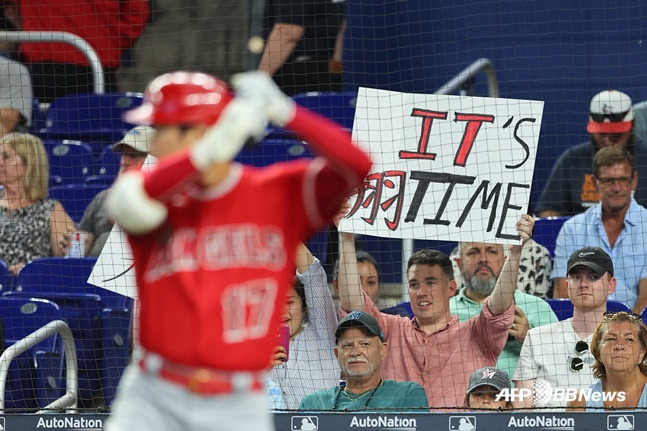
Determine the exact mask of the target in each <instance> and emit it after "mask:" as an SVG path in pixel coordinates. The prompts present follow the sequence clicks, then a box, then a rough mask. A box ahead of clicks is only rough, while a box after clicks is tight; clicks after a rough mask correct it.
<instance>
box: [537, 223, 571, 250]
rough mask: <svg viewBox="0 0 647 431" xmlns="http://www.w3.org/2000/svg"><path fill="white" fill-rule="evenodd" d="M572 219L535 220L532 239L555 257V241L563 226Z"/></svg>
mask: <svg viewBox="0 0 647 431" xmlns="http://www.w3.org/2000/svg"><path fill="white" fill-rule="evenodd" d="M569 218H570V217H567V216H564V217H544V218H537V219H536V220H535V227H534V229H533V231H532V237H533V239H534V240H535V241H537V242H538V243H539V244H541V245H543V246H544V247H546V248H547V249H548V251H549V252H550V255H551V256H555V241H557V235H558V234H559V230H560V229H561V228H562V225H563V224H564V222H566V220H568V219H569Z"/></svg>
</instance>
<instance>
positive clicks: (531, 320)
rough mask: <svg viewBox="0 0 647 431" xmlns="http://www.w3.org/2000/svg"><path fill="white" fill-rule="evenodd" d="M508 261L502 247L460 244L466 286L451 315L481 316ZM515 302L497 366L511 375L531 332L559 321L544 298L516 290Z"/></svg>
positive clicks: (452, 302) (463, 318)
mask: <svg viewBox="0 0 647 431" xmlns="http://www.w3.org/2000/svg"><path fill="white" fill-rule="evenodd" d="M505 259H506V256H505V254H504V251H503V246H502V245H501V244H488V243H478V242H463V243H459V245H458V256H457V257H456V263H457V264H458V267H459V268H460V270H461V275H462V278H463V287H462V288H461V289H460V290H459V291H458V293H457V294H456V296H454V297H453V298H451V299H450V301H449V307H450V308H449V309H450V313H451V314H456V315H458V320H460V321H461V322H462V321H466V320H469V319H470V318H471V317H474V316H476V315H478V314H479V313H480V312H481V308H483V301H485V298H487V297H488V296H490V294H491V293H492V290H493V289H494V285H495V284H496V281H497V279H498V278H499V274H500V273H501V268H502V267H503V263H504V262H505ZM514 302H515V313H514V314H515V315H514V323H513V324H512V327H511V328H510V332H509V334H508V341H507V342H506V345H505V348H504V349H503V352H501V354H500V355H499V359H498V361H497V363H496V367H497V368H500V369H502V370H504V371H506V372H507V373H508V375H510V376H511V375H512V374H514V371H515V370H516V369H517V361H518V360H519V353H520V352H521V345H522V344H523V340H524V339H525V338H526V333H527V332H528V329H530V328H535V327H537V326H541V325H545V324H548V323H553V322H557V316H556V315H555V313H554V312H553V310H552V309H551V308H550V305H548V303H547V302H546V301H544V300H543V299H541V298H538V297H536V296H533V295H528V294H527V293H524V292H522V291H520V290H517V291H516V292H515V294H514Z"/></svg>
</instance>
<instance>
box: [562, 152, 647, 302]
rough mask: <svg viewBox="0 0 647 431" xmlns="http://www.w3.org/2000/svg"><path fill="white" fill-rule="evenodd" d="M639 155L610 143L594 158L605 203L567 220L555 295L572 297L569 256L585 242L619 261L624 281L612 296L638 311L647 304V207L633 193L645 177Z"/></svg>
mask: <svg viewBox="0 0 647 431" xmlns="http://www.w3.org/2000/svg"><path fill="white" fill-rule="evenodd" d="M633 163H634V162H633V158H632V156H631V154H629V152H628V151H627V150H626V149H625V148H623V147H617V146H613V147H605V148H602V149H600V150H599V151H598V152H597V153H596V154H595V156H594V157H593V176H594V177H595V187H596V190H597V191H598V194H599V196H600V198H599V199H600V202H598V203H597V204H596V205H594V206H592V207H591V208H589V209H588V210H586V211H585V212H584V213H582V214H577V215H576V216H574V217H572V218H571V219H570V220H567V221H566V222H565V223H564V225H563V226H562V228H561V230H560V231H559V234H558V235H557V240H556V242H555V259H554V265H553V270H552V272H551V279H553V281H554V284H553V287H554V292H553V298H566V297H567V293H568V292H567V287H566V278H565V277H566V275H567V259H568V256H570V255H571V253H572V252H573V251H575V250H576V249H578V248H581V247H585V246H594V247H600V248H602V249H603V250H604V251H605V252H606V253H607V254H608V255H609V256H611V258H612V259H613V260H614V262H615V264H616V266H615V272H614V277H615V278H616V280H617V282H618V285H617V287H616V289H615V292H614V294H613V295H612V296H611V297H610V298H609V299H611V300H614V301H620V302H623V303H625V304H627V305H628V306H629V307H630V308H631V309H633V311H634V313H641V312H642V310H643V308H645V307H647V268H646V267H645V262H646V261H647V248H645V244H647V209H646V208H644V207H643V206H641V205H639V204H638V203H637V202H636V200H635V199H634V198H633V191H634V190H635V189H636V186H637V184H638V182H639V178H638V174H637V173H636V171H635V170H634V168H633ZM645 181H646V182H647V179H645Z"/></svg>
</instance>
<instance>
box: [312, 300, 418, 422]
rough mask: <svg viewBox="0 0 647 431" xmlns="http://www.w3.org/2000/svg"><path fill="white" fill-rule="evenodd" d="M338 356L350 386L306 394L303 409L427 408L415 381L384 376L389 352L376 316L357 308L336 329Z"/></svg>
mask: <svg viewBox="0 0 647 431" xmlns="http://www.w3.org/2000/svg"><path fill="white" fill-rule="evenodd" d="M335 341H336V346H335V349H334V353H335V356H337V360H338V362H339V366H340V367H341V370H342V373H343V375H344V376H345V377H346V385H345V386H343V387H341V386H335V387H333V388H330V389H325V390H323V391H317V392H314V393H312V394H309V395H306V396H305V397H304V398H303V399H302V400H301V404H300V405H299V410H308V411H318V410H327V411H329V410H346V411H348V410H360V411H371V410H379V411H384V410H391V411H421V412H422V411H427V410H428V409H429V404H428V402H427V394H426V393H425V390H424V389H423V388H422V386H420V385H419V384H417V383H414V382H396V381H394V380H384V379H383V378H382V373H381V369H382V361H383V360H384V358H385V357H386V355H387V354H388V346H387V344H386V343H385V342H384V333H383V332H382V328H380V325H379V324H378V322H377V320H376V319H375V317H373V316H371V315H370V314H368V313H365V312H363V311H353V312H351V313H349V314H348V315H347V316H346V317H344V318H343V319H342V320H341V321H340V322H339V325H338V326H337V330H336V331H335Z"/></svg>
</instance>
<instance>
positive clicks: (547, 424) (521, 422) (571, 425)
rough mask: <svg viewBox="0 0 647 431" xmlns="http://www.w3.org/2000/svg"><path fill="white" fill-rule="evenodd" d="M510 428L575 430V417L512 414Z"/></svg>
mask: <svg viewBox="0 0 647 431" xmlns="http://www.w3.org/2000/svg"><path fill="white" fill-rule="evenodd" d="M508 428H544V429H552V430H574V429H575V419H573V418H558V417H556V416H546V415H534V416H521V417H519V416H516V417H515V416H512V417H510V420H509V421H508Z"/></svg>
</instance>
